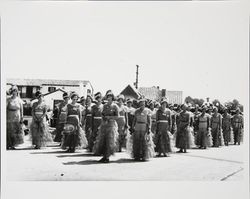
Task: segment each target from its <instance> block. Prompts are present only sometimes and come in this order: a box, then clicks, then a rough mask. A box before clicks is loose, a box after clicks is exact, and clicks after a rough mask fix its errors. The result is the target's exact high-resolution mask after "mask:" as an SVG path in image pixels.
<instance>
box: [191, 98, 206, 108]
mask: <svg viewBox="0 0 250 199" xmlns="http://www.w3.org/2000/svg"><path fill="white" fill-rule="evenodd" d="M193 102H194V104H198V105H199V106H202V104H203V103H204V102H205V101H204V100H203V99H198V98H194V99H193Z"/></svg>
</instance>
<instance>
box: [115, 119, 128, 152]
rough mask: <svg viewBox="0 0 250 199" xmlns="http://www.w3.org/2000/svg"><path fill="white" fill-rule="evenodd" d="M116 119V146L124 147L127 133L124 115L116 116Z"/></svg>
mask: <svg viewBox="0 0 250 199" xmlns="http://www.w3.org/2000/svg"><path fill="white" fill-rule="evenodd" d="M116 121H117V125H118V133H119V138H118V146H119V147H125V146H126V135H127V131H125V117H118V119H117V120H116ZM119 147H118V148H119Z"/></svg>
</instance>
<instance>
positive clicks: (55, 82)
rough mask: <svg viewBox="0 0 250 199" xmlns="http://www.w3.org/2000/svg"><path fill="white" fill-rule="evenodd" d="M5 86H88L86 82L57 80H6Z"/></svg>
mask: <svg viewBox="0 0 250 199" xmlns="http://www.w3.org/2000/svg"><path fill="white" fill-rule="evenodd" d="M6 82H7V85H19V86H46V85H49V86H79V84H80V83H83V84H88V83H90V82H89V81H88V80H57V79H14V78H13V79H11V78H9V79H7V80H6Z"/></svg>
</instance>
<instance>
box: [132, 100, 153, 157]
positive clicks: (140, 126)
mask: <svg viewBox="0 0 250 199" xmlns="http://www.w3.org/2000/svg"><path fill="white" fill-rule="evenodd" d="M132 129H133V133H132V135H131V137H130V139H128V140H129V142H130V143H131V144H130V146H131V147H127V150H128V152H129V153H130V155H131V157H132V158H134V160H136V161H140V160H141V161H146V160H148V159H149V158H152V157H154V155H155V151H154V147H155V146H154V143H153V139H152V132H151V111H150V110H149V109H148V108H146V107H145V99H140V101H139V108H138V109H136V111H135V117H134V121H133V125H132ZM127 146H128V145H127Z"/></svg>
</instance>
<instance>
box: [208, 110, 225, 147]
mask: <svg viewBox="0 0 250 199" xmlns="http://www.w3.org/2000/svg"><path fill="white" fill-rule="evenodd" d="M213 111H214V112H213V114H212V117H211V120H210V121H211V131H212V137H213V147H219V146H223V145H224V139H223V135H222V116H221V114H219V113H218V108H217V107H214V109H213Z"/></svg>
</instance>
